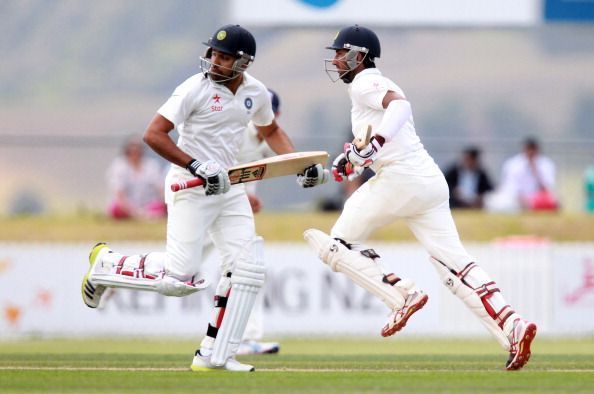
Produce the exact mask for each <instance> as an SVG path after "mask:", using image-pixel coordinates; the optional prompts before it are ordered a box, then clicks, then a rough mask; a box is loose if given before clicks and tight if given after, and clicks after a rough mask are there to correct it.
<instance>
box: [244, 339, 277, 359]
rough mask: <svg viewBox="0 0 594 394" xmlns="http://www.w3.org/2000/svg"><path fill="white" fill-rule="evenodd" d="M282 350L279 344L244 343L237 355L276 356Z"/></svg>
mask: <svg viewBox="0 0 594 394" xmlns="http://www.w3.org/2000/svg"><path fill="white" fill-rule="evenodd" d="M279 350H280V345H279V344H278V342H257V341H243V342H241V344H240V345H239V349H238V350H237V355H239V356H247V355H254V354H275V353H278V352H279Z"/></svg>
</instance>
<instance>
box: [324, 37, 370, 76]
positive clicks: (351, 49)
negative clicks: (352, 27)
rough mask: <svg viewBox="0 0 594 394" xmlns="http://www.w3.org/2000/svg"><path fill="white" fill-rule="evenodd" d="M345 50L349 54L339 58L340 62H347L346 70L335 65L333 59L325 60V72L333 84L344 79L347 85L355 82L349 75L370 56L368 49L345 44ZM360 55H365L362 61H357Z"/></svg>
mask: <svg viewBox="0 0 594 394" xmlns="http://www.w3.org/2000/svg"><path fill="white" fill-rule="evenodd" d="M344 49H348V51H347V53H346V54H345V55H344V56H343V57H341V58H339V59H338V60H339V61H345V62H346V64H347V67H348V68H347V69H346V70H341V69H339V68H338V67H336V66H335V65H334V64H333V61H334V58H333V59H324V71H326V75H328V78H330V80H331V81H332V82H336V81H338V80H339V79H342V80H343V81H344V82H345V83H350V82H352V80H353V77H352V76H349V75H348V74H349V73H350V72H351V71H353V70H354V69H355V68H357V67H358V66H359V64H361V63H363V61H364V60H365V58H366V57H367V55H368V54H369V50H368V49H367V48H363V47H358V46H355V45H350V44H345V45H344ZM359 53H363V54H364V56H363V58H361V60H359V61H358V60H357V55H358V54H359Z"/></svg>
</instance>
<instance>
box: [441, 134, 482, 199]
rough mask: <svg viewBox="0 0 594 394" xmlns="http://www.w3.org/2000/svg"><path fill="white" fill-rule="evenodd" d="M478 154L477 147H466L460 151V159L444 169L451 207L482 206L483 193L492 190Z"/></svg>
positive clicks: (479, 153) (479, 152)
mask: <svg viewBox="0 0 594 394" xmlns="http://www.w3.org/2000/svg"><path fill="white" fill-rule="evenodd" d="M480 156H481V151H480V150H479V149H478V148H476V147H474V146H471V147H468V148H466V149H464V151H463V152H462V157H461V159H460V161H459V162H458V163H455V164H453V165H452V166H450V168H448V169H447V170H446V172H445V177H446V181H447V182H448V187H449V189H450V207H451V208H482V207H483V196H484V194H485V193H486V192H488V191H491V190H493V186H492V184H491V180H490V179H489V176H488V175H487V173H486V171H485V170H484V169H483V166H482V164H481V161H480Z"/></svg>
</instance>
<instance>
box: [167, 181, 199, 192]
mask: <svg viewBox="0 0 594 394" xmlns="http://www.w3.org/2000/svg"><path fill="white" fill-rule="evenodd" d="M203 184H204V181H203V180H202V179H201V178H193V179H190V180H189V181H182V182H178V183H173V184H171V191H172V192H178V191H180V190H184V189H189V188H191V187H196V186H200V185H203Z"/></svg>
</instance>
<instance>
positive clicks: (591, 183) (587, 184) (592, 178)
mask: <svg viewBox="0 0 594 394" xmlns="http://www.w3.org/2000/svg"><path fill="white" fill-rule="evenodd" d="M584 189H585V190H584V191H585V193H586V211H588V212H594V165H593V166H589V167H588V168H587V169H586V173H585V174H584Z"/></svg>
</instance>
